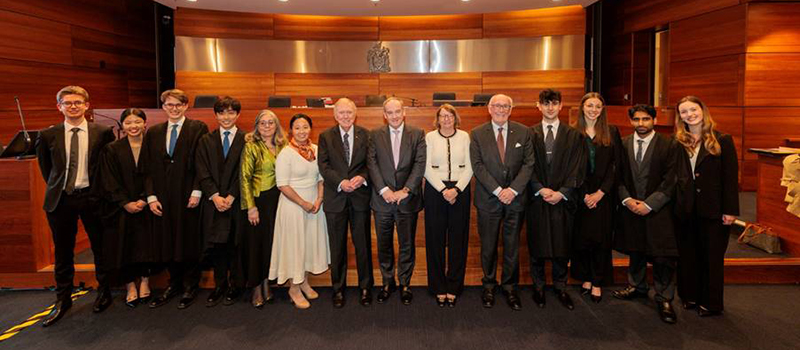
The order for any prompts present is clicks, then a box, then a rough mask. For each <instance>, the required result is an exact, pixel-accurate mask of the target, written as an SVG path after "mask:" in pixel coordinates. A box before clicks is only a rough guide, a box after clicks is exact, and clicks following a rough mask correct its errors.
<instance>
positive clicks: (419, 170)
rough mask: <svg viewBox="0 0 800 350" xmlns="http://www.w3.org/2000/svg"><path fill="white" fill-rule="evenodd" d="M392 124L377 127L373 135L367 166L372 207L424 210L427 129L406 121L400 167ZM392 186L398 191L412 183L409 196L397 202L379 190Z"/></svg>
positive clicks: (413, 210) (412, 211)
mask: <svg viewBox="0 0 800 350" xmlns="http://www.w3.org/2000/svg"><path fill="white" fill-rule="evenodd" d="M389 128H390V126H388V125H384V126H381V127H379V128H377V129H375V130H372V133H371V135H370V137H369V150H368V153H367V167H368V169H369V180H370V181H371V182H372V200H371V201H370V206H371V207H372V210H375V211H383V212H388V211H392V210H395V209H396V210H399V211H400V212H403V213H414V212H418V211H420V210H422V176H423V175H425V157H426V156H427V154H426V153H425V147H426V144H425V133H424V132H423V131H422V130H421V129H417V128H415V127H413V126H410V125H408V123H406V124H405V127H403V135H402V139H401V140H400V160H399V161H398V162H397V169H395V167H394V158H393V156H392V140H391V138H390V134H389ZM384 187H389V189H390V190H392V191H397V190H400V189H402V188H403V187H408V189H409V190H410V191H409V192H408V197H407V198H406V199H404V200H403V201H402V202H400V205H397V204H388V203H386V202H385V201H384V200H383V197H381V195H380V194H379V193H378V192H379V191H380V190H381V189H382V188H384Z"/></svg>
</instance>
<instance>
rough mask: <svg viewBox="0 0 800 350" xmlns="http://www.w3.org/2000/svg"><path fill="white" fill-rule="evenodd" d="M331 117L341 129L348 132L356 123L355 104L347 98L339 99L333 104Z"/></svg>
mask: <svg viewBox="0 0 800 350" xmlns="http://www.w3.org/2000/svg"><path fill="white" fill-rule="evenodd" d="M333 117H334V118H335V119H336V122H337V123H339V126H340V127H341V128H342V129H344V130H345V131H349V130H350V127H352V126H353V123H355V121H356V104H355V103H354V102H353V100H351V99H349V98H347V97H342V98H340V99H339V100H338V101H336V103H334V104H333Z"/></svg>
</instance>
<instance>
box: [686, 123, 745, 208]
mask: <svg viewBox="0 0 800 350" xmlns="http://www.w3.org/2000/svg"><path fill="white" fill-rule="evenodd" d="M714 133H715V134H716V137H717V140H719V145H720V147H721V149H722V152H721V153H720V155H718V156H715V155H713V154H711V153H708V150H707V149H706V147H705V144H703V143H701V144H700V151H699V153H698V155H697V162H696V165H695V169H694V179H693V178H692V163H691V159H690V158H689V154H688V153H687V152H686V150H685V149H684V148H683V147H682V146H681V147H680V149H681V151H682V152H679V154H680V157H679V158H680V164H679V167H680V173H679V174H680V175H679V187H678V193H679V195H678V201H679V202H678V203H677V206H678V215H679V216H680V217H681V218H684V219H685V218H687V217H688V216H687V215H689V214H691V213H692V210H693V209H694V210H697V214H698V215H699V216H700V217H703V218H707V219H721V218H722V215H723V214H727V215H734V216H738V215H739V161H738V160H737V158H736V146H734V144H733V138H732V137H731V136H730V135H727V134H723V133H720V132H717V131H715V132H714Z"/></svg>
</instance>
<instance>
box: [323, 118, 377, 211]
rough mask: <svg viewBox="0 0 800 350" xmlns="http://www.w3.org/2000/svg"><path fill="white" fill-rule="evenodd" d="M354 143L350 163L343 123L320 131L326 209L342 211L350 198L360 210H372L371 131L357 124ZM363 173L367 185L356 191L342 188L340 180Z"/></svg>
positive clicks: (354, 128) (324, 206) (352, 129)
mask: <svg viewBox="0 0 800 350" xmlns="http://www.w3.org/2000/svg"><path fill="white" fill-rule="evenodd" d="M350 131H351V132H353V144H352V145H350V154H351V156H350V158H351V160H350V165H349V166H348V165H347V159H345V157H344V144H343V143H342V134H341V132H340V130H339V125H335V126H333V127H332V128H329V129H327V130H325V131H323V132H322V133H321V134H320V135H319V145H318V151H317V157H318V159H317V164H318V165H319V172H320V173H321V174H322V178H323V179H324V180H325V181H324V183H323V186H324V196H323V199H322V200H323V206H322V209H323V210H324V211H325V212H329V213H339V212H341V211H343V210H345V209H346V208H347V201H348V200H349V201H350V204H351V205H352V206H353V208H354V209H355V210H357V211H369V200H370V188H369V185H371V184H370V181H369V169H368V168H367V152H368V150H369V131H367V129H364V128H362V127H360V126H357V125H353V126H352V128H351V130H350ZM359 175H360V176H361V177H363V178H364V180H367V186H361V187H359V188H358V189H356V190H355V191H353V192H350V193H347V192H344V191H342V192H339V191H337V189H338V188H339V184H340V183H341V182H342V180H344V179H352V178H353V177H355V176H359Z"/></svg>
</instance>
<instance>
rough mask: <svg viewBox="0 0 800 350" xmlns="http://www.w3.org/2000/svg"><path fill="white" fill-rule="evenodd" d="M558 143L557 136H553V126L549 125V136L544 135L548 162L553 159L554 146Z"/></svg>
mask: <svg viewBox="0 0 800 350" xmlns="http://www.w3.org/2000/svg"><path fill="white" fill-rule="evenodd" d="M555 145H556V138H555V136H553V126H552V125H548V126H547V136H545V137H544V151H545V154H546V158H547V164H550V161H552V160H553V148H555Z"/></svg>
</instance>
